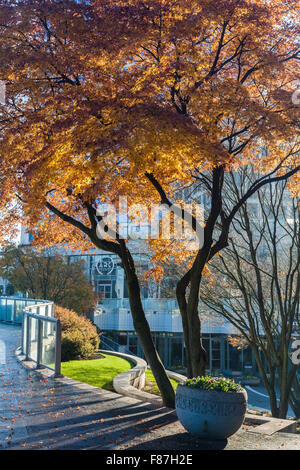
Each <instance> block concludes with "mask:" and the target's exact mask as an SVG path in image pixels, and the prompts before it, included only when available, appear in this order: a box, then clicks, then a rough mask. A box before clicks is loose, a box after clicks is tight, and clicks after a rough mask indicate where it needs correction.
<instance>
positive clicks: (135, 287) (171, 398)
mask: <svg viewBox="0 0 300 470" xmlns="http://www.w3.org/2000/svg"><path fill="white" fill-rule="evenodd" d="M122 261H123V267H124V270H125V274H126V280H127V287H128V297H129V303H130V308H131V314H132V320H133V325H134V329H135V331H136V334H137V336H138V339H139V341H140V343H141V346H142V349H143V352H144V354H145V357H146V360H147V362H148V363H149V365H150V368H151V371H152V373H153V375H154V377H155V380H156V382H157V385H158V388H159V390H160V392H161V395H162V399H163V403H164V405H165V406H167V407H168V408H175V392H174V389H173V387H172V384H171V382H170V380H169V378H168V375H167V373H166V370H165V368H164V365H163V363H162V362H161V359H160V357H159V355H158V353H157V350H156V348H155V345H154V342H153V338H152V335H151V331H150V327H149V324H148V321H147V319H146V315H145V312H144V309H143V305H142V301H141V295H140V286H139V281H138V278H137V275H136V272H135V268H134V263H133V260H132V258H131V255H130V254H129V252H128V251H127V250H126V252H125V250H124V251H123V255H122Z"/></svg>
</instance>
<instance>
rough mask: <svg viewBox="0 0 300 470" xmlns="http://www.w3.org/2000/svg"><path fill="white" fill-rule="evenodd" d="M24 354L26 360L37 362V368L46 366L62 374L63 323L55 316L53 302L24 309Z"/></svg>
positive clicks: (55, 374)
mask: <svg viewBox="0 0 300 470" xmlns="http://www.w3.org/2000/svg"><path fill="white" fill-rule="evenodd" d="M22 313H23V322H22V346H21V349H22V354H23V355H24V356H25V360H31V361H34V362H36V368H37V369H39V368H43V367H46V368H48V369H51V370H53V371H54V376H55V377H57V376H60V369H61V324H60V320H59V319H58V318H54V305H53V303H52V302H48V303H43V304H42V305H41V304H36V305H31V306H30V307H25V308H24V310H23V312H22Z"/></svg>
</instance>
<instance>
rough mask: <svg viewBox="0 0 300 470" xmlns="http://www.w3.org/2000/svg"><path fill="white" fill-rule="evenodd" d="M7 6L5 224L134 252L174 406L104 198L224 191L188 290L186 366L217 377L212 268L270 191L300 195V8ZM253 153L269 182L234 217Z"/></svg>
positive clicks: (140, 325) (148, 346)
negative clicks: (228, 178)
mask: <svg viewBox="0 0 300 470" xmlns="http://www.w3.org/2000/svg"><path fill="white" fill-rule="evenodd" d="M0 6H1V17H2V20H1V26H0V44H1V46H0V51H1V52H0V53H1V66H0V69H1V74H0V75H1V78H2V79H3V80H5V82H6V88H7V100H6V104H5V106H1V130H0V132H1V144H0V152H1V156H2V159H1V165H0V178H1V188H0V191H1V209H2V212H3V214H4V215H3V224H2V228H3V232H6V231H7V230H8V227H10V226H11V227H13V226H14V223H15V221H16V219H17V218H18V217H19V218H20V217H21V216H22V218H23V221H24V223H26V224H27V226H28V227H30V228H31V230H33V232H34V234H35V238H36V243H41V244H45V243H46V244H51V243H58V242H65V243H66V242H67V241H68V242H69V244H73V245H74V246H75V245H77V246H78V244H81V245H82V246H88V245H89V244H93V245H94V246H96V247H98V248H101V249H102V250H104V251H110V252H113V253H116V254H117V255H118V256H119V257H120V258H121V261H122V265H123V267H124V270H125V274H126V280H127V284H128V292H129V300H130V306H131V312H132V316H133V321H134V326H135V330H136V332H137V334H138V337H139V339H140V341H141V345H142V347H143V350H144V353H145V356H146V358H147V360H148V361H149V363H150V366H151V368H152V371H153V373H154V375H155V377H156V380H157V383H158V386H159V388H160V389H161V390H162V395H163V399H164V402H165V404H168V405H170V406H172V405H173V404H174V392H173V389H172V387H171V384H170V382H169V381H168V378H167V376H166V374H165V371H164V368H163V366H162V363H161V361H160V359H159V357H158V355H157V352H156V350H155V347H154V344H153V340H152V337H151V332H150V329H149V325H148V323H147V321H146V317H145V314H144V311H143V307H142V303H141V298H140V286H139V280H138V277H137V275H136V270H135V265H134V259H133V256H132V253H131V252H130V249H129V247H128V244H127V241H126V240H123V239H122V238H120V237H118V234H116V238H115V239H114V240H112V239H110V238H109V237H107V238H105V237H103V238H99V237H98V236H97V233H96V227H97V222H98V221H99V220H98V219H97V214H96V208H97V204H99V203H101V202H112V203H116V202H117V201H118V198H119V197H120V196H123V195H125V196H127V198H128V202H129V203H131V202H142V203H143V202H144V203H145V202H147V204H150V203H151V201H154V202H157V201H158V200H161V201H162V202H163V203H164V204H166V206H171V200H172V198H173V195H174V194H175V189H176V188H177V187H178V185H182V186H184V185H189V184H190V183H191V182H193V181H195V180H196V181H198V182H199V184H202V185H203V186H204V187H206V188H207V189H208V190H209V191H210V193H211V203H210V209H209V211H208V214H207V217H206V220H205V226H204V244H203V246H202V247H201V248H200V249H199V250H198V251H197V253H196V254H195V257H194V259H193V261H192V263H191V267H190V269H188V270H187V272H186V273H185V274H184V276H183V277H182V279H181V280H180V281H179V283H178V285H177V299H178V303H179V307H180V312H181V315H182V321H183V329H184V338H185V343H186V348H187V363H188V374H189V375H202V374H204V372H205V351H204V349H203V346H202V343H201V324H200V319H199V315H198V303H199V290H200V283H201V278H202V273H203V270H204V269H205V266H206V264H207V262H208V261H209V260H210V259H211V258H212V257H213V256H215V255H216V254H217V253H218V252H219V251H220V250H222V249H223V248H224V247H226V245H227V243H228V233H229V229H230V225H231V222H232V220H233V218H234V216H235V215H236V213H237V211H238V209H239V208H240V207H241V206H242V204H243V203H244V202H245V201H246V200H247V198H248V197H249V196H251V194H253V193H254V192H255V191H256V190H258V189H259V188H260V187H262V186H263V185H264V184H266V183H268V182H272V181H277V180H280V179H288V178H290V181H291V189H292V190H293V191H297V189H299V173H298V170H299V156H298V154H297V151H298V147H297V146H298V130H299V107H298V106H297V105H296V104H294V103H293V100H292V94H293V92H294V91H295V89H294V81H295V80H296V79H297V68H296V67H297V60H298V59H299V45H298V44H297V40H296V37H297V31H298V26H297V21H296V19H297V13H298V5H297V2H295V1H292V0H285V1H284V2H282V1H273V2H272V4H271V3H270V2H269V1H267V0H226V1H225V0H220V1H218V2H216V1H212V0H201V1H200V0H190V1H187V0H177V1H173V0H151V1H140V0H128V1H111V0H91V1H82V2H81V1H72V0H66V1H55V0H47V1H42V2H41V1H36V0H26V1H25V0H23V1H19V2H18V3H15V2H13V1H9V0H8V1H1V2H0ZM249 162H251V163H252V164H254V165H255V166H256V168H257V169H258V170H260V172H261V176H260V177H259V178H258V180H257V181H256V182H255V183H254V184H253V185H252V186H250V187H249V188H247V190H246V192H245V194H243V195H241V198H240V200H239V202H238V203H237V204H236V205H235V206H233V207H232V208H231V209H230V211H229V212H225V210H224V208H223V192H222V188H223V180H224V173H225V172H226V171H229V170H232V171H233V170H234V169H237V168H239V167H240V166H241V165H246V164H247V163H249ZM5 214H6V216H5ZM218 220H221V224H222V228H221V230H220V231H218V229H217V222H218ZM62 222H63V223H62ZM195 223H196V222H195V219H193V222H192V225H193V227H194V226H195ZM216 236H217V239H215V237H216Z"/></svg>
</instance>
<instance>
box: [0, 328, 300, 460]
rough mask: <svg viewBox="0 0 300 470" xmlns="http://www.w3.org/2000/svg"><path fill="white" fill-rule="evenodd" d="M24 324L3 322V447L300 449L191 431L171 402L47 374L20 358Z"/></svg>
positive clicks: (278, 441)
mask: <svg viewBox="0 0 300 470" xmlns="http://www.w3.org/2000/svg"><path fill="white" fill-rule="evenodd" d="M20 335H21V329H20V328H18V327H15V326H12V325H6V324H3V323H2V324H1V323H0V449H1V448H2V449H24V450H25V449H91V450H92V449H105V450H113V449H114V450H117V449H118V450H119V449H121V450H122V449H125V450H142V449H143V450H144V449H146V450H156V451H163V450H178V451H180V450H201V449H206V450H212V449H224V448H225V449H230V450H232V449H256V450H257V449H300V437H296V436H295V435H288V434H280V433H277V434H276V435H273V436H271V437H267V436H257V435H254V434H250V433H248V432H246V431H245V430H241V431H239V432H238V433H237V434H236V435H235V436H233V437H232V438H230V439H229V440H228V441H226V442H225V441H224V442H223V441H220V442H210V441H202V440H200V439H197V438H194V437H192V436H191V435H189V434H188V433H187V432H186V431H185V430H184V429H183V427H182V426H181V425H180V423H179V422H178V420H177V417H176V413H175V412H174V411H172V410H169V409H167V408H157V407H156V406H154V405H150V404H148V403H144V402H141V401H138V400H135V399H131V398H125V397H123V396H120V395H118V394H116V393H112V392H108V391H105V390H101V389H96V388H95V387H90V386H88V385H84V384H81V385H80V384H79V385H78V383H76V382H74V381H72V380H70V379H66V378H63V379H56V380H54V379H51V378H48V379H44V378H42V377H41V376H40V375H38V374H37V373H35V372H32V371H31V372H30V371H28V370H25V369H24V368H23V366H22V365H21V364H19V363H18V362H17V360H16V358H15V355H14V352H15V349H16V347H17V346H18V345H19V344H20Z"/></svg>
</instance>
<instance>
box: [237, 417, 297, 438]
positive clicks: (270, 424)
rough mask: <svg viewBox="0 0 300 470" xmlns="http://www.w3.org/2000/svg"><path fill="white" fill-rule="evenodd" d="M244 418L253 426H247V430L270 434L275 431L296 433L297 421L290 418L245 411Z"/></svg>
mask: <svg viewBox="0 0 300 470" xmlns="http://www.w3.org/2000/svg"><path fill="white" fill-rule="evenodd" d="M245 420H246V421H249V422H250V423H251V424H255V425H256V426H255V427H253V428H252V427H249V429H248V430H247V432H251V433H255V434H263V435H266V436H272V434H274V433H275V432H282V433H296V429H297V423H296V421H292V420H290V419H279V418H272V417H270V416H257V415H253V414H250V413H247V414H246V416H245Z"/></svg>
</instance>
